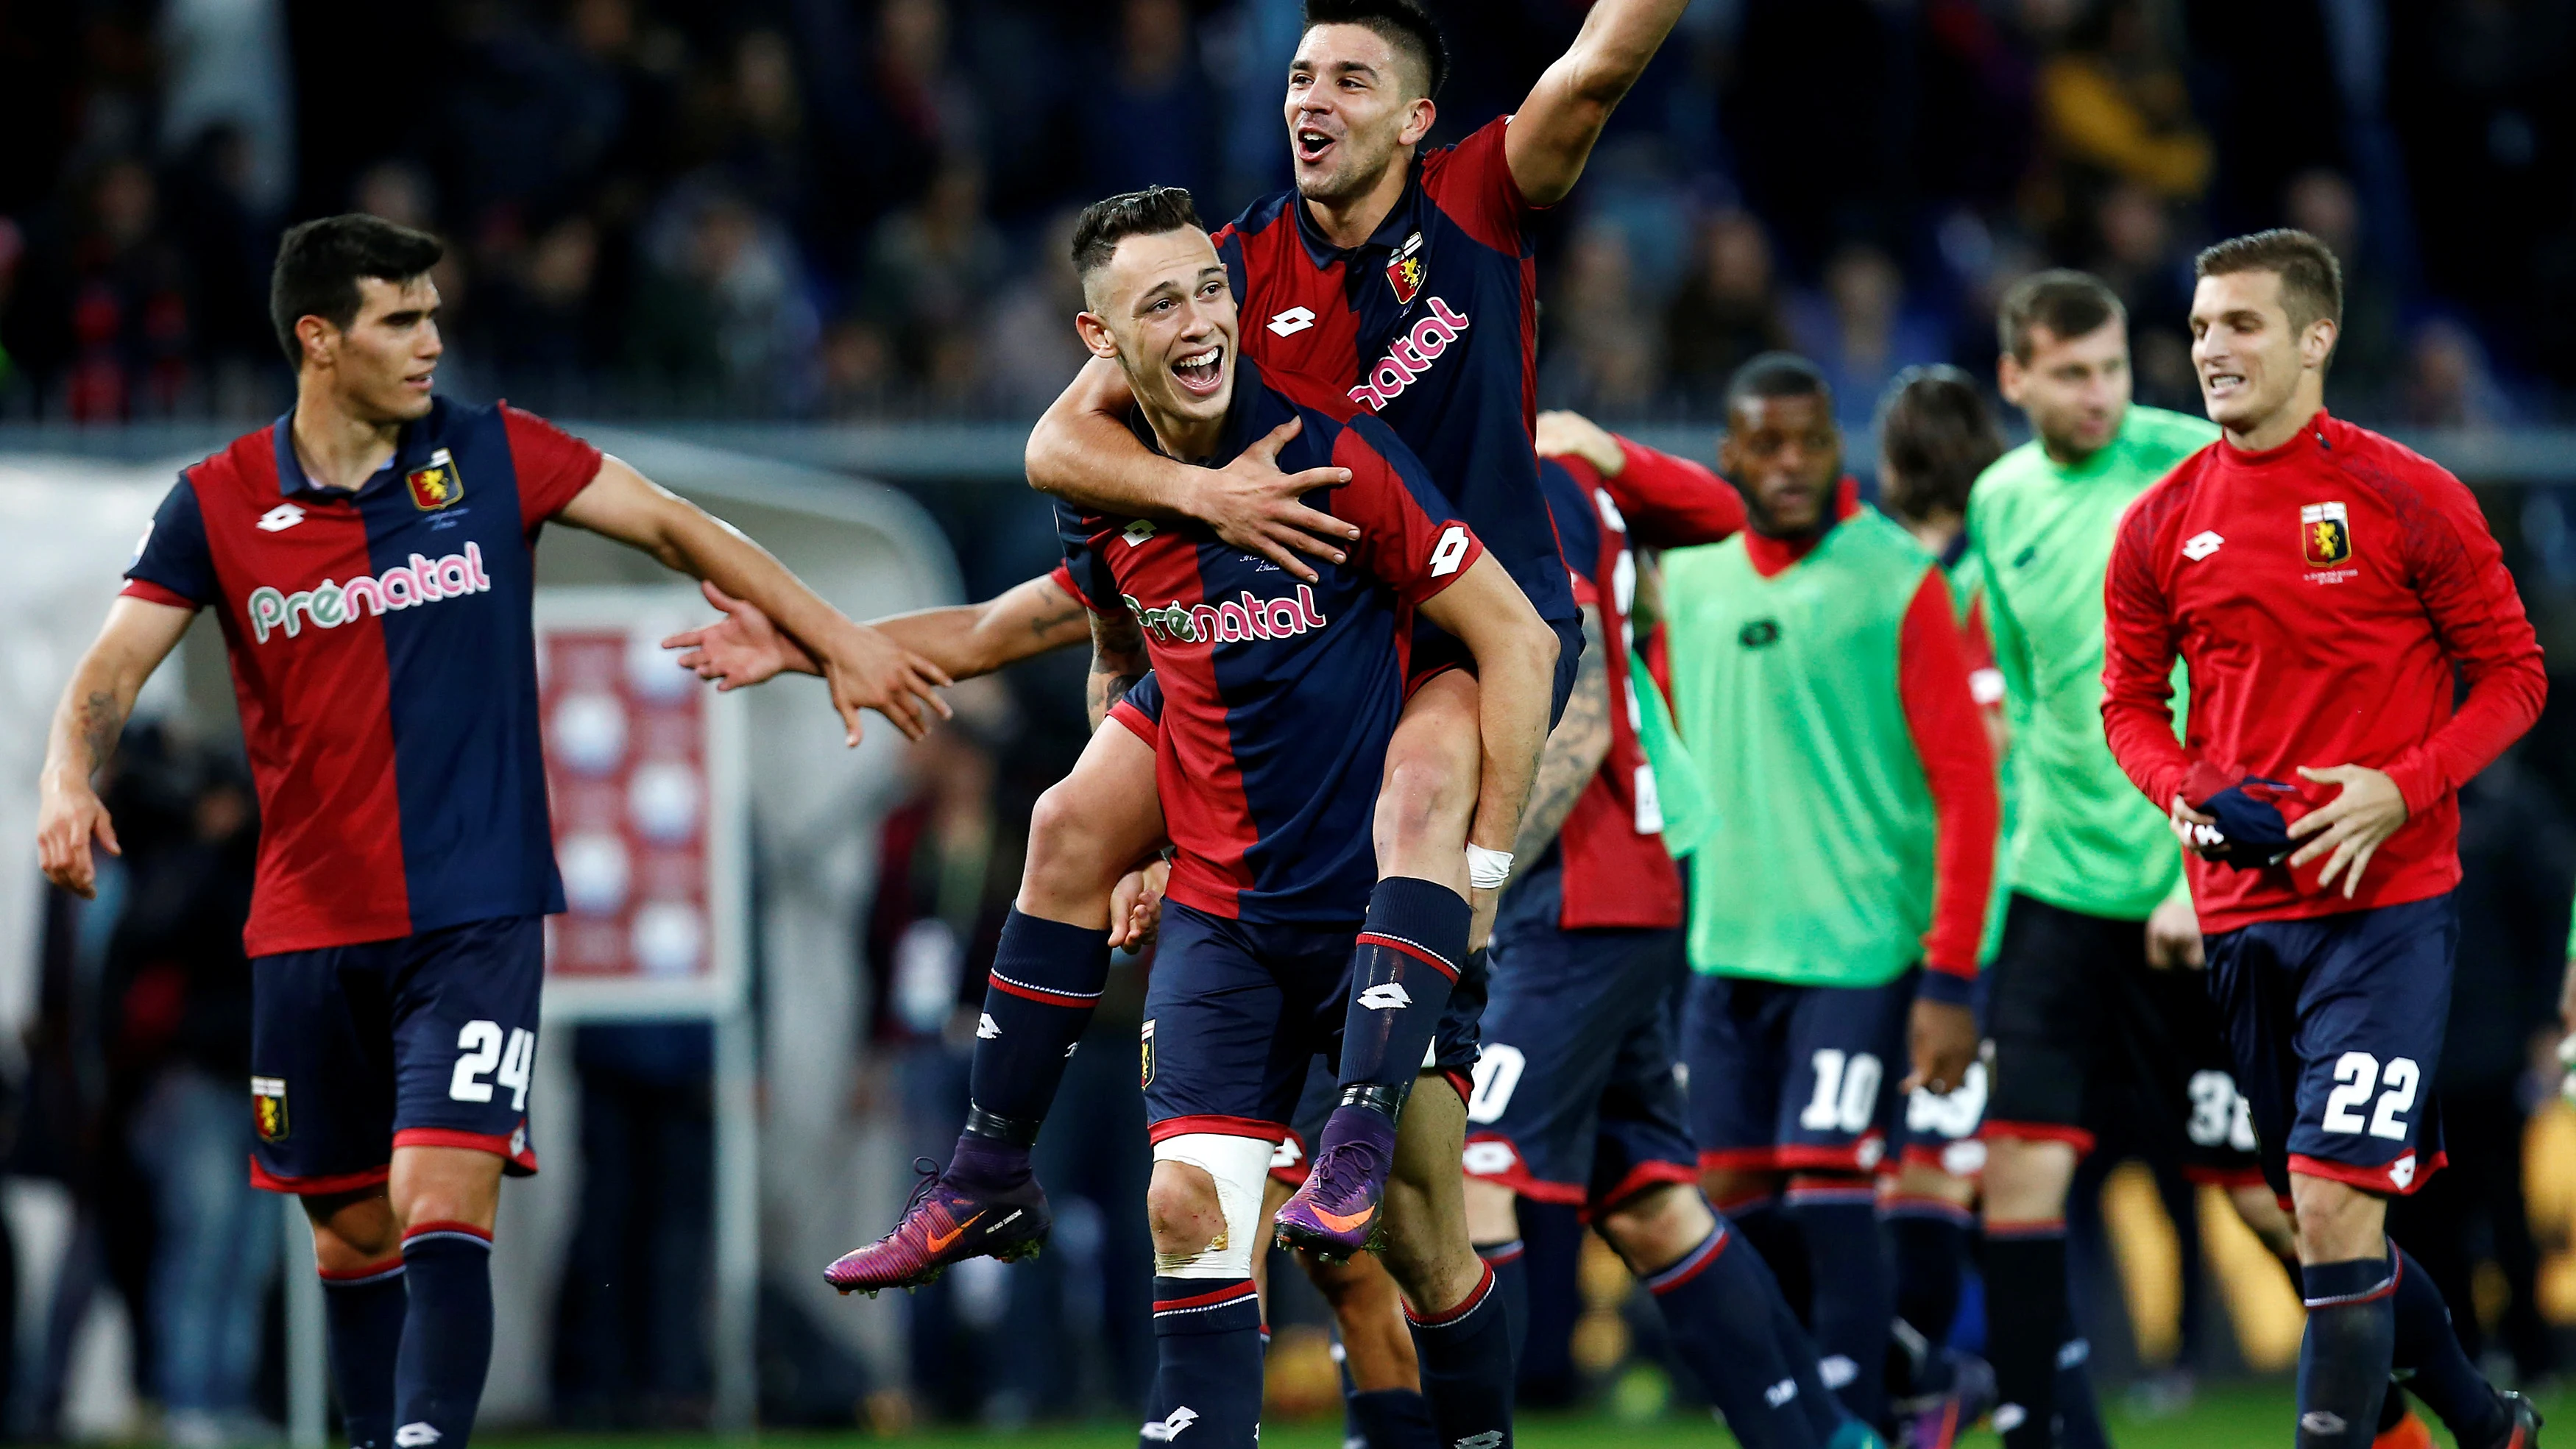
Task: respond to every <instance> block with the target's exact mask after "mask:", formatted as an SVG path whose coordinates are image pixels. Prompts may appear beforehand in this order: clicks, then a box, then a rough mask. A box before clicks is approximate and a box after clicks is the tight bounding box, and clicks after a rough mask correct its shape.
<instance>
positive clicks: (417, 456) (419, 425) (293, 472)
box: [272, 398, 447, 500]
mask: <svg viewBox="0 0 2576 1449" xmlns="http://www.w3.org/2000/svg"><path fill="white" fill-rule="evenodd" d="M446 411H447V399H445V398H436V399H433V400H432V401H431V403H430V405H429V415H428V416H426V417H423V418H421V419H419V420H417V421H415V422H408V423H405V424H403V425H402V431H401V432H400V433H399V434H397V435H396V436H395V439H394V455H393V457H392V458H390V459H388V460H387V461H386V463H385V466H383V467H381V468H378V469H377V470H376V471H375V472H374V473H372V474H370V475H369V476H368V478H367V481H366V482H364V483H361V484H359V485H358V486H357V487H356V488H355V489H341V488H325V487H323V486H322V485H321V484H319V483H316V482H314V481H313V480H312V479H311V478H310V477H308V476H307V475H306V474H305V472H304V460H303V459H301V458H298V457H296V456H295V409H293V408H288V409H287V410H286V412H285V415H284V416H282V417H280V418H279V419H278V420H277V422H276V424H275V425H274V427H273V429H272V431H274V432H275V433H276V434H277V491H278V493H279V495H280V496H282V497H286V498H318V499H324V500H329V499H334V498H349V499H354V498H360V497H364V496H365V495H366V494H368V493H370V492H372V491H374V490H376V489H378V488H384V487H389V486H391V484H392V480H393V479H394V478H395V477H397V476H399V475H401V474H404V473H408V472H410V471H411V470H412V469H414V468H417V467H419V466H420V465H421V464H422V463H424V462H426V461H427V460H428V457H429V452H430V446H429V444H430V439H432V438H434V437H436V436H437V435H438V424H439V422H440V421H441V419H442V418H443V417H444V415H445V413H446Z"/></svg>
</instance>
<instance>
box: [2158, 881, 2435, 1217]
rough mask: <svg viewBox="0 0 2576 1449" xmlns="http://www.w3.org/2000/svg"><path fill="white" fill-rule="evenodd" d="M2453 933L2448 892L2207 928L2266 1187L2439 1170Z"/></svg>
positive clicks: (2409, 1185) (2374, 1180) (2360, 1182)
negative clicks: (2438, 1101)
mask: <svg viewBox="0 0 2576 1449" xmlns="http://www.w3.org/2000/svg"><path fill="white" fill-rule="evenodd" d="M2459 943H2460V917H2459V908H2458V905H2457V903H2456V902H2455V901H2454V900H2453V899H2452V898H2451V897H2450V896H2449V895H2440V896H2436V897H2434V898H2433V899H2431V900H2428V901H2414V902H2410V903H2409V904H2406V905H2402V906H2382V907H2380V908H2379V909H2377V910H2368V911H2345V912H2341V913H2339V914H2336V915H2331V916H2318V917H2315V918H2313V919H2310V920H2304V921H2258V922H2256V923H2254V924H2253V925H2250V926H2245V927H2241V928H2239V929H2237V930H2233V931H2228V932H2225V933H2223V934H2220V935H2216V936H2211V937H2209V938H2207V941H2206V949H2207V953H2208V957H2209V989H2210V995H2211V996H2212V998H2213V999H2215V1000H2216V1001H2217V1003H2218V1010H2219V1014H2220V1015H2221V1016H2222V1017H2224V1018H2225V1021H2226V1027H2227V1043H2228V1046H2229V1047H2231V1048H2232V1049H2233V1050H2234V1052H2235V1054H2236V1080H2237V1083H2238V1085H2239V1086H2240V1087H2241V1088H2242V1089H2243V1091H2244V1094H2245V1100H2246V1104H2247V1106H2248V1107H2249V1108H2251V1110H2252V1112H2253V1118H2254V1136H2255V1138H2256V1140H2257V1141H2258V1142H2259V1143H2260V1144H2261V1149H2260V1150H2261V1152H2262V1159H2263V1177H2264V1180H2265V1181H2267V1182H2269V1183H2270V1184H2271V1185H2272V1191H2274V1192H2275V1193H2279V1194H2281V1195H2282V1196H2283V1197H2285V1198H2286V1197H2287V1196H2288V1194H2289V1191H2290V1174H2292V1173H2299V1174H2301V1175H2303V1176H2307V1177H2329V1178H2333V1179H2334V1180H2335V1181H2337V1182H2342V1183H2349V1184H2351V1185H2352V1186H2354V1187H2358V1188H2365V1189H2367V1190H2369V1191H2371V1192H2375V1193H2381V1194H2393V1195H2396V1196H2400V1197H2402V1196H2405V1195H2406V1194H2409V1193H2412V1192H2413V1191H2415V1190H2416V1189H2417V1188H2419V1187H2422V1186H2423V1185H2424V1180H2425V1179H2426V1178H2429V1177H2431V1176H2432V1175H2433V1174H2434V1173H2435V1172H2437V1171H2439V1170H2441V1167H2442V1164H2443V1161H2444V1158H2443V1154H2442V1118H2441V1113H2440V1111H2439V1110H2438V1109H2437V1108H2436V1107H2435V1105H2434V1102H2433V1072H2434V1068H2436V1067H2437V1066H2439V1065H2440V1063H2441V1056H2442V1032H2443V1029H2444V1027H2445V1026H2446V1025H2447V1023H2448V1021H2449V1018H2450V1014H2451V963H2452V957H2453V954H2454V952H2456V951H2457V949H2458V947H2459Z"/></svg>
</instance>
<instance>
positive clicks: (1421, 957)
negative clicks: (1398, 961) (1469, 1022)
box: [1352, 931, 1458, 981]
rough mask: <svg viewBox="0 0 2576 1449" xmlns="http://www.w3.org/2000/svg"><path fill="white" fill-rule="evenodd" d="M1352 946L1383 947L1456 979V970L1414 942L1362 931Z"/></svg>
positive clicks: (1436, 954)
mask: <svg viewBox="0 0 2576 1449" xmlns="http://www.w3.org/2000/svg"><path fill="white" fill-rule="evenodd" d="M1352 944H1353V945H1358V946H1384V947H1385V948H1386V949H1388V950H1390V951H1394V952H1397V953H1398V954H1401V955H1405V956H1410V957H1412V958H1413V959H1414V960H1416V961H1419V962H1421V963H1422V964H1423V965H1425V966H1428V967H1430V968H1431V969H1432V970H1434V971H1437V972H1439V973H1440V974H1441V975H1443V976H1446V977H1448V978H1449V979H1450V980H1451V981H1455V980H1457V979H1458V968H1457V967H1455V966H1452V965H1450V964H1449V963H1448V962H1446V961H1443V960H1441V959H1440V957H1439V954H1438V953H1437V952H1434V951H1433V950H1432V949H1431V948H1430V947H1428V946H1422V945H1417V944H1415V943H1414V942H1411V941H1407V940H1405V939H1403V938H1402V937H1399V936H1388V935H1383V934H1381V933H1379V932H1376V931H1362V932H1360V933H1359V935H1358V936H1357V937H1355V938H1354V939H1353V941H1352Z"/></svg>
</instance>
